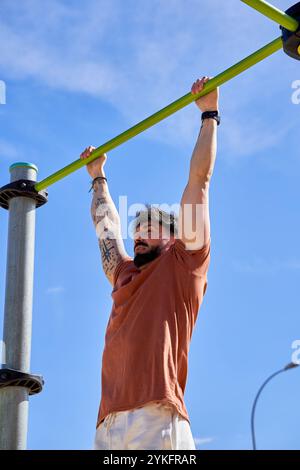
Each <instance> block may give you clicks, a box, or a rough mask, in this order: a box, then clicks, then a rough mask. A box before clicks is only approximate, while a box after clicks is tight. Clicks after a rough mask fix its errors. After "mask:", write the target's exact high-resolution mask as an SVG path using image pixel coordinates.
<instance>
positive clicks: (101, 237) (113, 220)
mask: <svg viewBox="0 0 300 470" xmlns="http://www.w3.org/2000/svg"><path fill="white" fill-rule="evenodd" d="M99 192H100V191H99ZM91 214H92V219H93V222H94V225H95V227H96V232H97V237H98V243H99V248H100V253H101V259H102V267H103V270H104V272H105V274H106V275H107V277H108V278H109V280H110V282H112V281H113V274H114V271H115V268H116V266H117V264H118V263H119V261H121V260H122V258H124V257H126V255H127V254H126V251H125V248H124V244H123V240H122V238H121V235H120V232H121V230H120V220H119V215H118V212H117V209H116V208H115V206H114V203H113V201H112V199H111V197H110V195H109V194H107V193H106V194H105V193H104V194H103V195H99V194H94V198H93V201H92V207H91Z"/></svg>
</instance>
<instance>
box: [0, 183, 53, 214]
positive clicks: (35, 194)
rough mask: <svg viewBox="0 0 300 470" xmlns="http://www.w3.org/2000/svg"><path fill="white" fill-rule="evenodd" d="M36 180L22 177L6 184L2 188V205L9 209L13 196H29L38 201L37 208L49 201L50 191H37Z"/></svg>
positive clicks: (0, 195)
mask: <svg viewBox="0 0 300 470" xmlns="http://www.w3.org/2000/svg"><path fill="white" fill-rule="evenodd" d="M35 184H36V181H33V180H26V179H20V180H16V181H13V182H12V183H9V184H6V185H5V186H2V188H0V207H3V209H9V201H10V200H11V199H12V198H13V197H20V196H21V197H28V198H30V199H34V200H35V201H36V208H38V207H40V206H42V205H43V204H45V203H46V202H47V201H48V192H47V191H46V190H45V189H43V190H41V191H37V190H36V189H35V187H34V185H35Z"/></svg>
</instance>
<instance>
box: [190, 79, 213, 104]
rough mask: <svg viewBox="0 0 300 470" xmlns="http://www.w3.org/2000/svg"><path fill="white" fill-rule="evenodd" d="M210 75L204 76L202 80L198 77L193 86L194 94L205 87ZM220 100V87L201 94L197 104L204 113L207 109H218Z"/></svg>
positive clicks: (192, 91)
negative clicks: (203, 94)
mask: <svg viewBox="0 0 300 470" xmlns="http://www.w3.org/2000/svg"><path fill="white" fill-rule="evenodd" d="M208 80H209V77H206V76H204V77H202V78H201V80H200V78H198V80H196V81H195V82H194V83H193V85H192V88H191V93H192V94H193V95H197V94H198V93H200V91H202V90H203V87H204V85H205V83H206V82H208ZM218 100H219V88H216V89H215V90H213V91H211V92H210V93H208V94H207V95H205V96H201V97H200V98H199V99H198V100H196V101H195V103H196V105H197V106H198V108H199V109H200V111H202V113H204V112H205V111H217V110H218V109H219V108H218Z"/></svg>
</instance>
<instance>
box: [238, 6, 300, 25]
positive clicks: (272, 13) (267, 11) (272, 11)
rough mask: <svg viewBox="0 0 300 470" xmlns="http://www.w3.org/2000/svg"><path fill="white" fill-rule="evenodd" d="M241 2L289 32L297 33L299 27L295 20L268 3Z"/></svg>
mask: <svg viewBox="0 0 300 470" xmlns="http://www.w3.org/2000/svg"><path fill="white" fill-rule="evenodd" d="M242 2H243V3H246V4H247V5H249V6H250V7H252V8H254V9H255V10H257V11H259V12H260V13H262V14H263V15H265V16H267V17H268V18H270V20H273V21H275V23H278V24H280V25H281V26H283V27H284V28H286V29H288V30H289V31H297V29H298V27H299V23H298V21H297V20H295V18H293V17H292V16H289V15H287V14H286V13H284V12H283V11H281V10H279V9H278V8H276V7H273V5H270V3H268V2H265V1H264V0H242Z"/></svg>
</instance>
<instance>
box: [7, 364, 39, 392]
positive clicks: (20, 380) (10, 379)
mask: <svg viewBox="0 0 300 470" xmlns="http://www.w3.org/2000/svg"><path fill="white" fill-rule="evenodd" d="M43 385H44V379H43V377H42V376H41V375H32V374H27V373H25V372H21V371H20V370H15V369H10V368H5V369H0V388H3V387H25V388H28V392H29V395H35V394H37V393H40V392H41V391H42V389H43Z"/></svg>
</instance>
